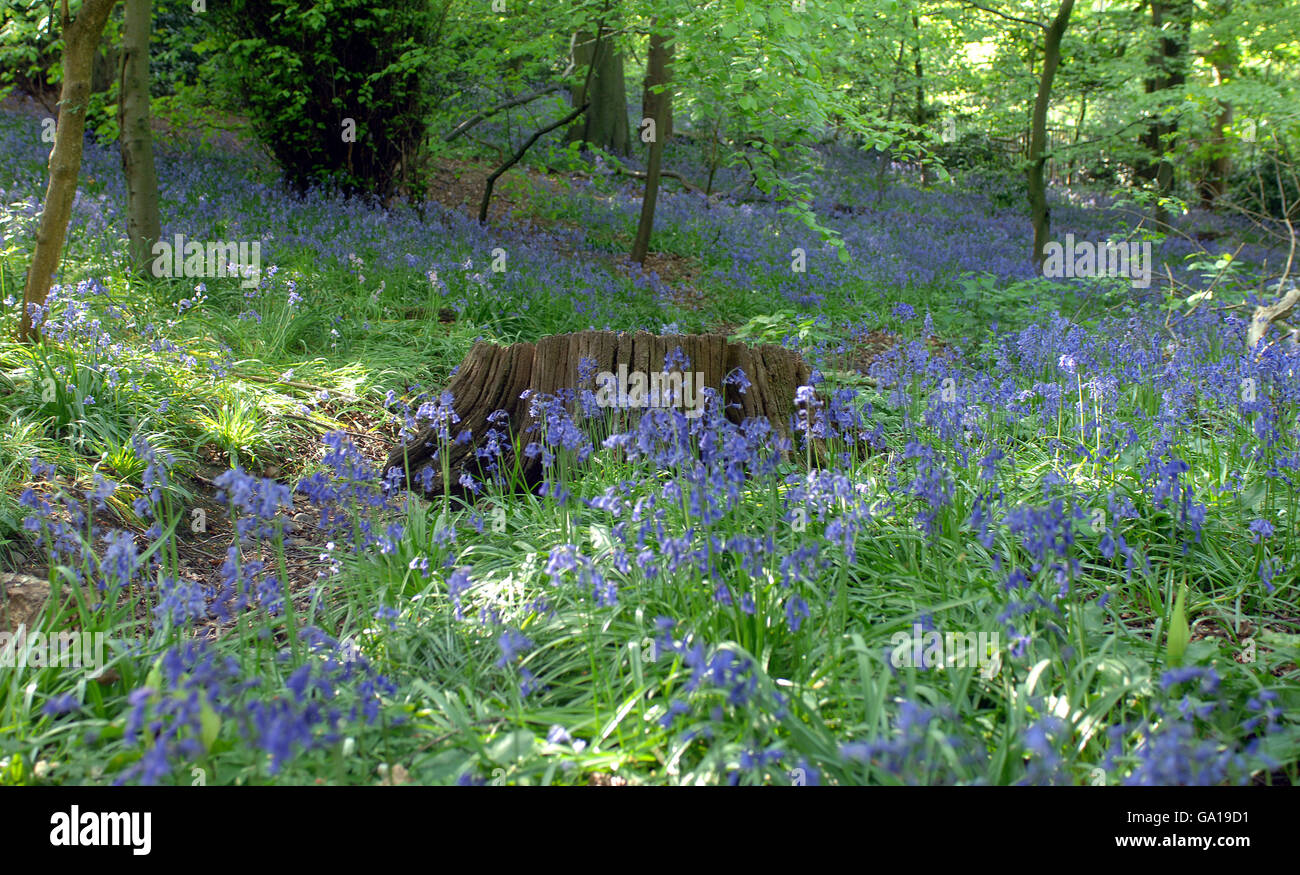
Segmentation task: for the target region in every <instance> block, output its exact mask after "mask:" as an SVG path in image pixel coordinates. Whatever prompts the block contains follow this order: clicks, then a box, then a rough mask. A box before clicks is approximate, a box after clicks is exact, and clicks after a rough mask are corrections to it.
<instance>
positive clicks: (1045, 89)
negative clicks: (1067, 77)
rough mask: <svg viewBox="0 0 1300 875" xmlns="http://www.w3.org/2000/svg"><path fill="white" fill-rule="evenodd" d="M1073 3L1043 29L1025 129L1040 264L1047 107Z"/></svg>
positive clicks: (1045, 223) (1045, 230)
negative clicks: (1034, 89)
mask: <svg viewBox="0 0 1300 875" xmlns="http://www.w3.org/2000/svg"><path fill="white" fill-rule="evenodd" d="M1073 10H1074V0H1061V6H1060V8H1059V9H1058V10H1057V12H1056V18H1054V19H1052V23H1051V24H1049V25H1048V26H1047V36H1046V38H1045V39H1044V41H1043V72H1042V75H1041V76H1040V77H1039V80H1038V97H1037V98H1036V99H1035V100H1034V115H1033V119H1032V121H1031V123H1030V129H1029V212H1030V218H1031V221H1032V222H1033V226H1034V252H1033V256H1034V262H1035V263H1036V264H1038V265H1041V264H1042V263H1043V249H1044V248H1045V247H1046V246H1047V237H1048V235H1049V234H1050V233H1051V230H1052V216H1051V212H1050V211H1049V210H1048V208H1047V182H1046V180H1045V179H1044V178H1043V170H1044V165H1046V163H1047V107H1048V104H1050V103H1051V100H1052V80H1054V79H1055V78H1056V68H1057V67H1058V66H1060V63H1061V38H1062V37H1063V36H1065V28H1066V27H1067V26H1068V25H1069V23H1070V13H1071V12H1072V11H1073Z"/></svg>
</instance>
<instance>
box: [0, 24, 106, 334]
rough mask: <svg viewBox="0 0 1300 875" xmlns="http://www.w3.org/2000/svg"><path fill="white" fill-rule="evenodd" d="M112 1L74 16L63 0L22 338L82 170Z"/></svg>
mask: <svg viewBox="0 0 1300 875" xmlns="http://www.w3.org/2000/svg"><path fill="white" fill-rule="evenodd" d="M115 5H117V0H84V2H83V3H82V4H81V10H80V11H79V12H78V13H77V17H76V18H75V19H74V18H73V17H72V15H71V13H69V12H68V2H67V0H63V12H62V16H61V18H62V31H63V89H62V92H61V94H60V96H59V120H58V125H57V127H56V129H55V134H54V149H53V150H52V151H51V152H50V182H49V185H48V186H47V187H46V189H45V203H44V208H43V209H42V211H41V221H40V224H39V225H38V226H37V229H36V249H35V251H34V252H33V253H32V263H31V267H29V268H28V270H27V284H26V285H25V286H24V287H23V318H22V324H21V326H20V327H19V329H18V339H19V340H20V341H29V340H32V339H33V338H34V337H35V336H36V332H34V331H33V330H32V312H31V311H32V307H33V306H41V305H43V304H44V303H45V296H46V295H47V294H49V291H50V283H52V282H53V281H54V272H55V271H56V270H58V267H59V260H60V258H61V257H62V255H63V243H64V240H65V239H66V238H67V235H68V219H69V217H70V216H71V215H72V201H73V200H74V199H75V198H76V196H77V176H78V174H80V172H81V147H82V139H83V137H84V135H85V131H86V108H87V106H88V104H89V102H90V77H91V68H92V67H93V65H94V61H95V49H96V48H97V46H98V45H99V37H100V34H102V33H103V31H104V25H105V24H106V23H107V22H108V13H109V12H110V11H112V9H113V7H114V6H115Z"/></svg>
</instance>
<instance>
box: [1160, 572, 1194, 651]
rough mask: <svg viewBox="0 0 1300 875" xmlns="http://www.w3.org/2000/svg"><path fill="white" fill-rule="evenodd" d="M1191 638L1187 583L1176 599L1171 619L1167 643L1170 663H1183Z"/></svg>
mask: <svg viewBox="0 0 1300 875" xmlns="http://www.w3.org/2000/svg"><path fill="white" fill-rule="evenodd" d="M1191 638H1192V630H1191V628H1190V627H1189V626H1188V625H1187V584H1183V586H1182V588H1181V589H1179V591H1178V598H1177V599H1176V600H1175V601H1174V615H1173V616H1172V617H1171V618H1170V619H1169V638H1168V641H1167V643H1166V645H1165V647H1166V653H1165V655H1166V658H1167V660H1168V663H1169V665H1182V664H1183V655H1184V654H1185V653H1186V652H1187V642H1188V641H1190V640H1191Z"/></svg>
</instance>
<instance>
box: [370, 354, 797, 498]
mask: <svg viewBox="0 0 1300 875" xmlns="http://www.w3.org/2000/svg"><path fill="white" fill-rule="evenodd" d="M679 348H680V350H681V355H680V356H678V357H677V359H680V357H682V356H684V358H685V360H686V361H687V364H685V365H679V364H677V360H676V359H673V358H670V357H673V356H674V355H675V353H676V351H677V350H678V349H679ZM584 360H589V364H588V365H587V368H586V369H585V370H586V371H587V374H584V375H580V374H579V364H580V363H581V362H583V361H584ZM666 361H672V362H673V367H672V368H670V369H667V370H673V371H677V372H678V373H681V372H687V373H688V374H689V377H688V378H689V379H692V380H693V381H694V385H701V384H702V385H703V386H706V387H711V388H713V389H714V390H716V391H717V392H718V394H719V396H720V397H721V398H722V399H723V401H724V403H725V404H726V414H727V418H728V419H730V420H731V421H732V422H735V423H737V424H739V423H741V422H743V421H745V420H747V419H752V418H765V419H767V420H768V422H770V423H771V425H772V430H773V432H774V433H775V434H777V435H781V436H782V437H785V438H791V437H792V435H791V421H792V418H793V417H794V415H795V413H796V409H797V405H796V404H795V390H796V389H797V388H798V387H799V386H803V385H807V384H808V383H809V381H810V379H811V376H812V371H811V368H810V367H809V366H808V364H807V363H806V362H804V360H803V358H802V357H801V356H800V355H799V354H798V353H797V352H794V351H792V350H788V349H785V348H783V347H779V346H773V345H770V344H769V345H762V346H748V345H746V344H743V343H729V342H728V341H727V338H726V337H725V336H724V335H721V334H701V335H656V334H650V333H648V332H636V333H628V334H616V333H614V332H612V331H583V332H577V333H573V334H557V335H552V336H549V337H543V338H542V339H541V340H539V341H537V342H536V343H515V344H511V345H510V346H505V347H503V346H499V345H497V344H493V343H488V342H486V341H479V342H478V343H476V344H475V345H474V347H473V348H472V349H471V350H470V351H469V353H468V354H467V355H466V356H465V359H464V361H462V362H461V364H460V367H459V368H458V369H457V370H456V373H455V376H454V377H453V378H452V380H451V383H450V384H449V385H448V387H447V391H449V392H450V393H451V395H452V399H453V400H452V409H454V410H455V412H456V415H457V416H459V417H460V421H459V422H457V423H455V424H454V425H451V426H449V428H448V430H449V432H450V436H451V438H452V440H453V441H454V440H455V438H456V437H457V435H459V434H460V433H461V432H462V431H465V430H468V431H469V433H470V439H469V440H468V441H465V442H462V443H453V444H452V445H451V446H450V447H449V449H448V454H447V460H448V464H449V467H450V472H451V477H450V480H451V491H452V492H453V493H455V494H460V495H463V494H464V492H465V490H464V489H463V488H462V487H459V485H458V483H459V480H460V476H461V474H462V473H468V474H469V475H470V476H471V477H473V478H475V479H476V480H479V481H481V480H482V479H483V476H482V472H481V470H480V467H479V458H478V455H477V451H478V450H479V449H480V448H481V447H482V446H483V445H484V443H485V442H486V440H487V433H488V431H489V429H491V428H493V427H494V426H493V424H492V423H490V422H489V420H488V417H490V416H492V415H493V414H494V413H496V411H499V410H500V411H505V413H506V415H507V416H508V417H509V420H508V424H497V425H496V426H495V427H496V428H497V430H498V431H505V430H507V429H508V431H509V433H510V435H511V437H512V438H513V439H514V441H513V443H514V444H516V445H517V446H518V447H519V448H520V450H521V452H520V454H519V457H518V458H515V456H514V455H513V451H512V449H511V448H510V447H504V448H503V451H502V456H501V459H500V460H499V464H501V465H503V466H514V465H515V464H517V465H518V467H519V469H520V471H521V472H522V474H523V477H524V480H525V482H527V483H528V484H529V485H530V486H532V485H533V484H536V483H537V482H539V481H540V479H541V473H542V465H541V460H540V458H536V457H534V458H529V457H527V456H526V455H524V454H523V453H522V449H523V448H524V447H526V446H527V445H528V443H529V442H530V441H532V440H536V439H537V436H538V432H537V431H536V430H534V425H535V424H536V420H535V418H534V416H533V414H532V413H531V411H530V408H531V406H532V405H531V399H532V398H533V397H534V396H536V395H543V396H555V395H557V394H559V393H560V392H561V390H574V391H575V393H576V392H578V391H581V390H582V389H591V390H593V391H598V390H599V388H600V387H599V386H598V385H597V378H596V376H594V375H595V374H600V373H609V374H618V373H619V372H620V366H623V367H625V368H626V371H627V373H628V374H629V375H632V374H637V373H639V374H642V375H645V376H646V378H647V379H649V376H650V375H651V374H655V375H658V374H663V373H664V372H665V370H666V368H665V362H666ZM737 370H739V371H741V372H742V373H743V374H744V375H745V378H746V379H748V380H749V383H750V385H749V386H748V387H747V388H746V389H745V391H744V392H743V393H742V392H741V391H740V390H739V388H738V386H736V385H735V382H734V381H733V382H724V380H725V379H726V378H727V377H728V376H729V375H731V374H733V373H734V372H736V371H737ZM580 376H585V379H580ZM629 379H633V378H631V377H630V376H629ZM525 393H526V395H525ZM664 406H668V405H664ZM566 407H567V408H568V410H569V412H570V413H571V414H573V416H574V418H575V420H579V421H580V420H581V412H580V409H579V408H578V405H577V403H576V401H575V402H570V403H568V404H566ZM627 409H628V412H629V413H630V414H631V415H633V416H635V415H636V414H637V413H638V412H639V410H640V409H644V408H636V407H631V408H627ZM441 443H442V442H441V441H440V440H439V438H438V434H437V425H436V424H435V425H430V424H422V425H421V426H420V431H419V432H418V433H417V434H416V435H415V437H414V438H412V439H410V440H409V441H407V442H405V443H404V444H399V445H398V446H397V447H395V448H394V449H393V451H392V452H391V453H390V454H389V456H388V460H387V462H386V464H385V466H384V470H385V471H388V470H390V469H392V468H399V469H403V472H404V474H405V475H406V477H405V482H406V483H408V484H410V486H411V488H412V489H413V490H418V491H424V492H425V494H427V495H430V496H436V495H441V493H442V490H443V483H442V473H441V472H442V460H441V459H440V458H438V457H437V453H438V452H439V448H440V445H441ZM501 443H502V444H503V445H504V444H505V443H506V442H505V441H504V440H502V441H501ZM596 449H597V452H600V448H599V447H597V448H596ZM426 465H429V466H432V469H433V471H434V473H435V476H434V478H433V480H434V482H433V484H432V486H431V488H430V489H428V490H421V488H420V485H419V484H418V483H417V479H418V477H419V473H420V472H421V470H422V469H423V468H424V467H425V466H426Z"/></svg>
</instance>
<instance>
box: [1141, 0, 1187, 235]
mask: <svg viewBox="0 0 1300 875" xmlns="http://www.w3.org/2000/svg"><path fill="white" fill-rule="evenodd" d="M1194 8H1195V7H1194V5H1193V3H1192V0H1152V3H1151V26H1152V27H1153V28H1154V29H1155V30H1156V31H1157V32H1158V33H1159V34H1160V46H1159V50H1158V51H1157V52H1156V53H1155V54H1154V55H1153V56H1152V59H1151V63H1152V66H1153V68H1154V72H1153V74H1152V75H1151V77H1150V78H1148V79H1147V80H1146V91H1147V93H1148V94H1155V93H1157V92H1161V91H1171V90H1174V89H1177V88H1181V87H1182V85H1183V84H1184V83H1185V82H1186V81H1187V45H1188V42H1189V41H1190V39H1191V29H1192V14H1193V10H1194ZM1167 19H1168V20H1167ZM1176 99H1177V95H1173V96H1166V97H1165V98H1164V99H1163V100H1162V106H1161V107H1159V109H1160V110H1163V109H1165V108H1166V107H1167V106H1169V105H1171V103H1172V102H1173V101H1174V100H1176ZM1162 117H1163V113H1162ZM1177 133H1178V122H1177V121H1176V120H1163V118H1162V119H1159V120H1154V121H1152V122H1151V123H1150V124H1149V125H1148V126H1147V129H1146V131H1145V132H1144V133H1143V135H1142V144H1143V145H1144V146H1146V148H1147V151H1148V152H1149V153H1150V157H1149V158H1148V159H1147V160H1146V161H1144V162H1142V163H1141V164H1140V165H1139V166H1138V167H1137V168H1136V169H1137V175H1138V176H1139V177H1141V178H1143V179H1146V180H1148V181H1151V182H1154V183H1155V186H1156V191H1157V192H1159V194H1160V195H1161V196H1162V197H1163V196H1165V195H1168V194H1169V193H1170V192H1171V191H1172V190H1173V186H1174V165H1173V162H1171V161H1170V160H1169V158H1168V157H1167V156H1168V153H1169V150H1170V149H1171V148H1173V144H1174V138H1175V137H1176V135H1177ZM1155 220H1156V222H1157V223H1158V224H1162V225H1163V224H1168V221H1169V212H1168V210H1167V209H1166V208H1165V206H1164V205H1163V204H1161V203H1157V206H1156V215H1155Z"/></svg>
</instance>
